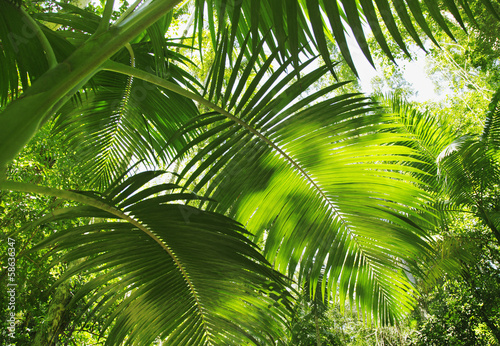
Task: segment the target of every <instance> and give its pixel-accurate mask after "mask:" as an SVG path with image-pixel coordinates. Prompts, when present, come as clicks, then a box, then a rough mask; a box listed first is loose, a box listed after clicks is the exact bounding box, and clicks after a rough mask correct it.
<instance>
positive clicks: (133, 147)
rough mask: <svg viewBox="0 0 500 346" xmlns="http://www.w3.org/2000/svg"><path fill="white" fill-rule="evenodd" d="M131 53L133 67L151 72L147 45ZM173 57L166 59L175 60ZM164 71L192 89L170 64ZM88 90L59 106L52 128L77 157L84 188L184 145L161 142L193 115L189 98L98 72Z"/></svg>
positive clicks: (162, 158)
mask: <svg viewBox="0 0 500 346" xmlns="http://www.w3.org/2000/svg"><path fill="white" fill-rule="evenodd" d="M132 49H133V52H134V65H136V66H137V67H139V68H141V69H144V70H147V69H151V70H154V68H155V66H156V62H155V58H154V57H152V56H151V55H150V54H149V52H150V49H151V45H150V44H147V43H140V44H136V45H133V46H132ZM166 53H168V52H166ZM174 54H175V53H172V55H171V56H170V60H173V61H175V60H176V56H174ZM127 55H128V52H126V51H124V52H123V53H121V54H118V55H117V56H115V59H116V60H118V61H120V60H122V61H127V59H130V56H127ZM181 63H183V60H181ZM167 73H169V76H170V80H171V81H172V82H177V83H180V84H182V85H185V86H187V88H190V89H192V90H196V88H195V87H194V86H193V85H192V83H191V81H192V80H193V79H192V77H191V76H189V75H188V74H187V73H186V72H185V71H184V70H182V69H181V68H179V67H177V66H176V65H175V64H173V63H170V64H169V65H168V69H167ZM92 86H93V89H92V90H88V91H87V93H85V94H84V95H81V98H80V99H81V100H80V101H79V102H74V101H73V102H68V103H67V104H66V106H65V107H63V109H62V110H61V112H60V114H59V117H58V119H57V121H56V126H55V131H56V132H57V133H60V134H61V135H63V136H65V138H67V140H68V144H69V145H70V147H71V148H72V150H75V151H76V153H77V155H79V156H80V157H81V162H82V166H81V167H80V168H81V169H82V172H85V174H86V175H87V176H89V177H90V186H92V187H94V188H96V189H98V190H101V191H102V190H103V189H105V188H106V186H107V185H108V184H109V183H110V182H111V181H113V180H114V179H116V178H117V177H118V176H119V175H120V174H121V173H122V172H124V170H126V168H127V167H128V166H129V165H130V163H131V162H132V161H137V160H146V161H147V162H164V163H165V162H168V161H169V158H172V157H173V156H174V155H175V153H176V151H177V150H179V149H180V148H181V147H182V146H183V145H185V140H184V139H183V138H178V139H177V141H171V142H169V146H167V145H166V143H167V142H168V141H169V139H170V138H171V137H172V136H173V134H174V133H175V132H176V131H177V130H178V129H179V128H180V126H181V125H182V124H183V123H184V122H186V121H188V120H189V119H190V118H192V117H194V116H196V115H197V114H198V110H197V108H196V106H195V104H194V103H193V102H192V101H191V100H188V99H186V98H184V97H181V96H178V95H177V94H174V93H172V92H170V91H168V90H163V89H161V88H157V87H156V86H154V85H151V84H149V83H146V82H143V81H140V80H135V79H133V78H131V77H127V76H123V75H118V74H115V73H113V72H100V73H98V74H97V75H96V76H95V77H94V78H93V79H92ZM96 138H99V140H98V141H96Z"/></svg>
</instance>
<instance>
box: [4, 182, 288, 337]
mask: <svg viewBox="0 0 500 346" xmlns="http://www.w3.org/2000/svg"><path fill="white" fill-rule="evenodd" d="M162 173H163V172H142V173H139V174H137V175H134V176H133V177H131V178H129V179H127V180H126V181H124V182H123V183H120V184H114V185H112V186H111V187H110V189H109V190H108V191H107V192H106V193H105V194H103V195H97V194H94V193H89V192H86V193H74V192H72V193H69V192H65V191H58V190H54V189H47V188H41V187H36V186H28V185H26V184H19V183H7V185H4V186H3V187H4V188H5V187H6V188H12V189H18V190H25V191H31V192H41V193H46V194H52V195H55V196H59V197H63V198H69V199H74V200H76V201H80V202H82V203H84V204H86V206H80V207H71V208H65V209H60V210H57V211H55V212H54V213H52V214H51V215H48V216H47V217H45V218H43V219H41V220H40V221H38V222H37V223H36V224H34V225H30V226H27V227H33V226H36V225H38V224H41V223H45V222H50V221H54V220H60V219H67V218H71V219H74V218H94V220H95V221H94V223H90V224H88V225H86V226H79V227H73V228H70V229H65V230H58V232H56V233H55V234H54V235H53V236H51V237H49V238H47V239H46V240H45V241H43V242H42V243H41V244H39V245H38V246H36V247H34V248H33V251H36V250H37V249H39V248H40V247H42V246H44V247H47V246H50V247H52V246H54V245H55V247H54V250H55V251H56V252H58V253H61V254H63V256H62V257H61V258H59V259H58V261H65V262H73V263H74V265H73V266H71V267H70V270H69V271H67V272H66V273H65V274H64V275H63V276H62V277H61V278H60V280H59V281H64V280H67V279H68V278H70V277H71V276H73V275H75V274H81V273H87V274H94V275H93V279H91V280H90V281H88V283H87V284H86V285H84V286H83V287H82V289H81V290H80V291H78V292H77V293H76V294H75V296H74V298H73V301H72V302H71V303H70V306H71V304H74V303H75V302H76V301H78V300H79V299H81V298H83V297H87V302H88V303H87V308H89V309H93V314H95V315H102V314H104V316H109V318H107V320H106V323H105V325H104V326H103V327H104V329H106V328H107V327H109V326H110V325H111V326H112V328H111V330H110V332H109V337H108V339H107V343H106V344H108V345H116V344H121V343H122V342H124V343H125V344H126V345H137V344H141V345H149V344H151V343H152V342H153V341H154V340H155V339H156V338H160V339H161V340H166V342H167V343H168V344H169V345H241V344H246V343H251V344H273V343H274V340H276V339H278V338H280V337H281V335H280V334H281V333H283V332H284V331H285V323H286V318H287V314H288V312H287V308H286V306H287V305H288V301H287V300H288V299H289V297H288V295H289V293H288V292H287V291H286V289H285V288H286V287H287V283H286V281H285V280H284V277H283V276H281V275H280V274H278V273H277V272H275V271H273V270H272V269H271V268H270V266H269V264H268V263H267V262H266V260H265V259H264V258H263V257H262V255H260V254H259V251H258V249H257V247H256V246H255V245H254V244H252V243H251V242H250V241H249V240H248V239H247V237H246V235H247V232H246V231H245V230H244V229H243V228H242V226H241V225H239V224H238V223H236V222H234V221H232V220H231V219H228V218H226V217H224V216H222V215H219V214H215V213H212V212H206V211H202V210H199V209H196V208H193V207H190V206H187V205H184V204H182V203H181V201H183V200H184V201H186V200H187V201H189V200H193V199H197V198H200V197H197V196H196V195H193V194H186V193H180V192H178V191H179V187H178V186H177V185H174V184H168V183H163V184H155V185H153V186H151V187H147V185H146V187H145V188H144V187H143V185H144V184H148V183H149V182H151V181H152V180H153V179H155V178H157V177H159V176H160V175H161V174H162ZM9 184H10V185H9ZM27 227H25V229H26V228H27ZM58 261H57V262H58ZM57 262H56V263H57ZM95 274H97V275H95Z"/></svg>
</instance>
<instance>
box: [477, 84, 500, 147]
mask: <svg viewBox="0 0 500 346" xmlns="http://www.w3.org/2000/svg"><path fill="white" fill-rule="evenodd" d="M481 140H482V141H483V142H485V143H487V144H489V145H490V146H492V149H495V150H498V149H500V90H497V92H496V93H495V94H494V95H493V97H492V99H491V102H490V104H489V106H488V113H487V114H486V120H485V122H484V129H483V133H482V135H481Z"/></svg>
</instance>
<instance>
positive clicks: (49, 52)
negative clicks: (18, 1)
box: [21, 9, 57, 68]
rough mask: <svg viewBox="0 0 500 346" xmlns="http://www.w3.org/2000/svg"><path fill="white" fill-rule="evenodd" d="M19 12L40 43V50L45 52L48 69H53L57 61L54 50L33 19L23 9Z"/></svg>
mask: <svg viewBox="0 0 500 346" xmlns="http://www.w3.org/2000/svg"><path fill="white" fill-rule="evenodd" d="M21 12H22V14H23V16H24V18H25V19H26V22H25V23H26V24H28V25H29V26H30V28H31V29H32V30H33V31H34V32H35V35H36V37H37V38H38V40H39V41H40V44H41V45H42V48H43V50H44V52H45V55H46V57H47V62H48V63H49V68H53V67H55V66H57V59H56V55H55V54H54V50H53V49H52V46H51V45H50V43H49V40H48V39H47V37H46V36H45V34H44V33H43V31H42V29H41V28H40V26H39V25H38V24H37V22H35V20H34V19H33V18H31V16H30V15H29V14H27V13H26V12H25V11H24V10H23V9H21Z"/></svg>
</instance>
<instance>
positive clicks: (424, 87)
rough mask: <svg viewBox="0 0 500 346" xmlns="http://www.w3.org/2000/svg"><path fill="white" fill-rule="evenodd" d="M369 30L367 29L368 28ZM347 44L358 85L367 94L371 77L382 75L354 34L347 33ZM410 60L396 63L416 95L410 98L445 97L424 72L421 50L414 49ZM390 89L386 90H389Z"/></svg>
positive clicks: (421, 99)
mask: <svg viewBox="0 0 500 346" xmlns="http://www.w3.org/2000/svg"><path fill="white" fill-rule="evenodd" d="M368 30H369V29H368ZM347 44H348V45H349V49H350V50H351V54H352V57H353V61H354V64H355V66H356V69H357V70H358V73H359V76H360V85H361V88H362V89H363V92H365V93H367V94H369V93H371V92H372V91H373V87H372V84H371V82H372V79H373V78H374V77H375V76H377V75H380V76H381V75H382V73H380V72H379V71H377V70H375V69H374V68H373V66H372V65H371V64H370V63H369V62H368V60H367V59H366V58H365V56H364V55H363V53H362V52H361V49H360V48H359V46H358V44H357V43H356V40H355V39H354V35H353V34H352V32H351V33H347ZM412 58H413V59H412V61H407V60H398V59H396V61H397V63H398V65H400V66H401V67H402V69H403V70H404V73H403V76H404V78H405V79H406V81H407V82H408V83H410V84H411V85H412V87H413V89H414V90H415V91H416V95H415V96H413V97H412V98H411V101H416V102H425V101H429V100H442V99H444V98H445V97H446V95H447V93H446V92H440V93H439V94H437V93H436V90H435V85H434V82H433V81H432V80H431V79H430V78H429V76H428V75H427V72H426V67H425V66H426V63H427V61H426V60H427V59H426V57H425V52H424V51H423V50H418V51H416V55H415V56H413V57H412ZM389 91H390V90H387V92H389Z"/></svg>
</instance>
